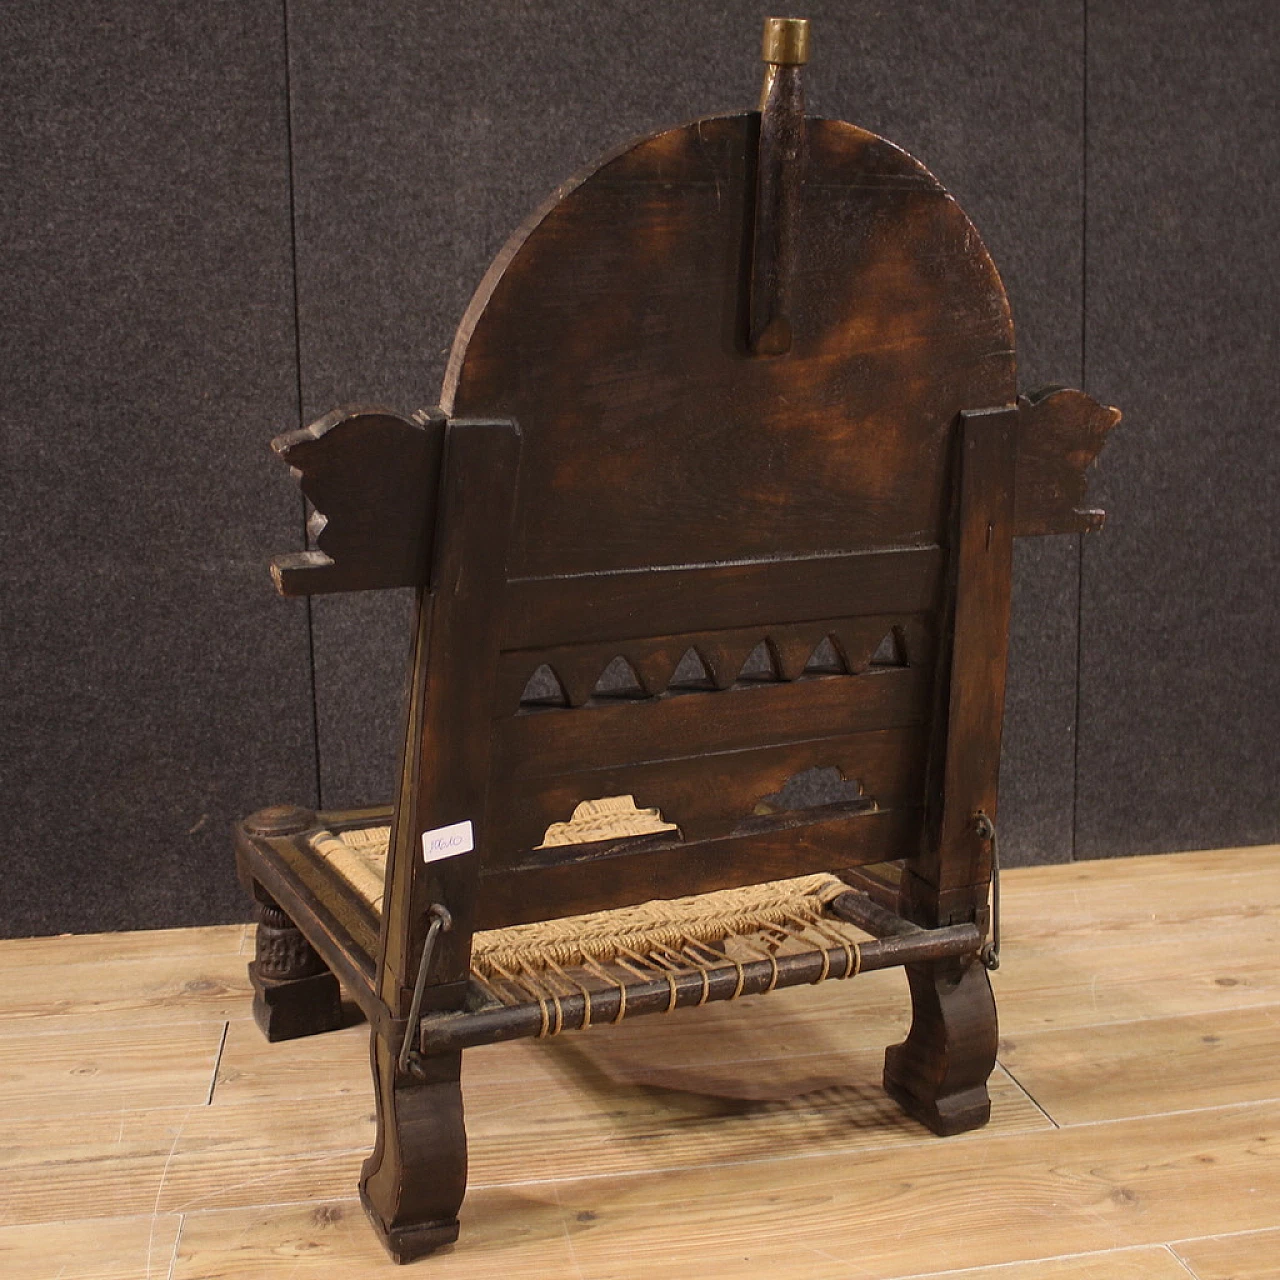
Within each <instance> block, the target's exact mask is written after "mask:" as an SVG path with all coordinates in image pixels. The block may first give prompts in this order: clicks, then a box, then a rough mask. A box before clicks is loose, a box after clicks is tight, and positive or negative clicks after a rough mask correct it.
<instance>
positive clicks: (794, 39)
mask: <svg viewBox="0 0 1280 1280" xmlns="http://www.w3.org/2000/svg"><path fill="white" fill-rule="evenodd" d="M760 56H761V57H762V58H763V59H764V60H765V62H768V63H771V64H772V65H773V66H775V67H802V66H804V64H805V63H806V62H808V61H809V19H808V18H766V19H765V20H764V41H763V44H762V46H761V49H760Z"/></svg>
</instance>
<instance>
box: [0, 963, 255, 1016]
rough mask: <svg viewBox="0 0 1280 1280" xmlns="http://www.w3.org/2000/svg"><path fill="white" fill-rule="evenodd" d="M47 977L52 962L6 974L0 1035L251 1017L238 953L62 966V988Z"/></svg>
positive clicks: (0, 995) (0, 998) (1, 992)
mask: <svg viewBox="0 0 1280 1280" xmlns="http://www.w3.org/2000/svg"><path fill="white" fill-rule="evenodd" d="M47 972H48V969H47V965H34V966H29V965H24V966H16V967H14V968H12V969H10V970H8V971H7V972H6V974H5V979H4V983H3V987H2V989H0V1036H3V1035H6V1034H8V1033H10V1032H18V1033H26V1032H28V1031H31V1030H34V1029H39V1030H42V1031H46V1030H47V1031H52V1030H60V1031H72V1030H88V1029H91V1028H109V1027H119V1026H138V1025H140V1024H142V1023H147V1022H149V1023H163V1024H165V1025H172V1024H174V1023H175V1022H202V1021H208V1020H210V1019H216V1020H223V1021H225V1020H227V1019H231V1018H245V1017H248V1016H249V996H250V994H251V992H250V987H249V981H248V978H247V977H246V976H245V965H244V957H243V956H240V955H237V954H235V953H234V952H230V953H226V954H222V955H219V954H214V955H212V956H204V955H201V954H200V953H199V952H195V953H193V954H188V955H180V956H172V957H170V956H164V955H162V956H161V957H160V958H159V959H148V958H143V957H141V956H140V957H139V958H138V959H134V960H121V961H118V962H113V963H101V962H98V961H90V962H88V963H84V962H78V961H77V962H73V963H70V964H66V965H61V966H59V971H58V983H57V985H56V987H50V985H49V983H48V982H47V981H45V980H44V978H43V975H44V974H46V973H47Z"/></svg>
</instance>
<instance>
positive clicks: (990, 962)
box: [973, 809, 1000, 973]
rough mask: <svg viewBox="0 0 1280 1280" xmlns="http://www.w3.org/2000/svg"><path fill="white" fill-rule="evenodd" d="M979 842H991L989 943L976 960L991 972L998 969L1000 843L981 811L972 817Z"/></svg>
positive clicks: (988, 820) (993, 826) (994, 829)
mask: <svg viewBox="0 0 1280 1280" xmlns="http://www.w3.org/2000/svg"><path fill="white" fill-rule="evenodd" d="M973 825H974V830H975V831H976V832H977V833H978V839H979V840H990V841H991V941H990V942H987V943H984V944H983V947H982V950H981V951H980V952H978V958H979V959H980V960H981V961H982V963H983V965H984V966H985V967H986V968H987V969H989V970H990V971H991V972H993V973H994V972H995V970H997V969H998V968H999V967H1000V843H999V841H998V840H997V838H996V824H995V823H994V822H992V821H991V819H990V818H988V817H987V815H986V814H985V813H983V812H982V810H981V809H979V810H978V812H977V813H976V814H975V815H974V821H973Z"/></svg>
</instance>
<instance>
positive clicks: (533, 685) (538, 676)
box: [507, 662, 569, 707]
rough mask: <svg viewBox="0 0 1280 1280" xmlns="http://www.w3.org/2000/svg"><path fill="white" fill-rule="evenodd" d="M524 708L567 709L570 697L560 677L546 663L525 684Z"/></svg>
mask: <svg viewBox="0 0 1280 1280" xmlns="http://www.w3.org/2000/svg"><path fill="white" fill-rule="evenodd" d="M508 687H510V686H508ZM507 696H508V697H510V695H509V694H508V695H507ZM520 705H521V706H522V707H567V706H568V705H569V695H568V694H567V693H566V692H565V689H564V685H563V684H561V683H560V677H559V676H558V675H556V673H555V672H554V671H552V669H551V668H550V667H549V666H548V665H547V664H546V663H545V662H544V663H543V664H542V666H540V667H539V668H538V669H537V670H536V671H535V672H534V673H533V675H531V676H530V677H529V679H528V680H527V681H526V682H525V686H524V692H523V693H522V694H521V695H520Z"/></svg>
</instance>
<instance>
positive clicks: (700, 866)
mask: <svg viewBox="0 0 1280 1280" xmlns="http://www.w3.org/2000/svg"><path fill="white" fill-rule="evenodd" d="M832 812H833V816H832V817H830V818H827V819H826V820H823V819H822V817H821V816H820V815H818V814H817V813H814V812H811V813H809V814H807V815H801V816H796V815H785V814H784V815H779V816H778V817H774V818H759V819H756V820H755V822H754V824H746V823H744V824H743V825H744V827H746V830H745V831H744V832H743V833H742V834H740V835H733V836H726V837H724V838H722V839H719V840H703V841H701V842H699V843H697V844H692V845H685V844H683V843H680V842H678V841H664V840H662V839H661V838H652V839H641V840H631V841H626V842H619V844H618V845H616V846H607V845H606V846H588V845H579V846H577V856H576V859H574V860H568V861H566V860H565V859H564V858H563V857H558V858H557V859H556V860H555V861H554V862H553V863H552V864H551V865H543V866H539V865H538V864H537V863H536V862H531V865H529V866H528V867H526V868H524V869H519V870H511V869H506V870H503V871H499V872H497V873H495V874H494V875H492V876H486V877H485V878H484V880H483V881H482V885H481V894H480V905H479V915H478V917H477V921H476V927H477V928H479V929H497V928H500V927H502V926H503V925H508V924H529V923H532V922H533V921H535V920H550V919H554V918H556V917H557V916H571V915H577V914H579V913H581V912H582V911H583V910H585V909H587V907H588V906H589V907H590V908H591V909H597V910H602V911H603V910H607V909H609V908H612V907H625V906H629V905H631V904H632V903H636V902H648V901H650V900H651V899H654V898H678V897H683V896H687V895H689V894H695V893H708V892H710V891H712V890H714V889H732V888H736V887H738V886H740V885H747V884H757V883H760V882H761V881H769V880H781V879H785V878H787V877H789V876H798V875H805V874H807V873H810V872H814V871H822V870H825V869H828V868H830V867H834V866H854V865H856V864H857V863H860V862H880V861H883V860H885V859H887V858H895V857H900V856H902V855H903V854H904V853H905V852H906V851H907V850H909V849H911V848H912V847H914V846H915V845H916V844H917V843H918V842H919V839H920V828H921V814H920V811H919V810H912V809H886V810H881V811H878V812H867V811H865V810H858V809H855V810H854V811H853V812H842V811H840V810H839V809H835V808H833V811H832ZM560 852H561V851H559V850H557V853H560ZM533 857H536V851H535V852H534V853H533V854H531V859H532V858H533ZM548 861H550V860H548Z"/></svg>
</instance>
